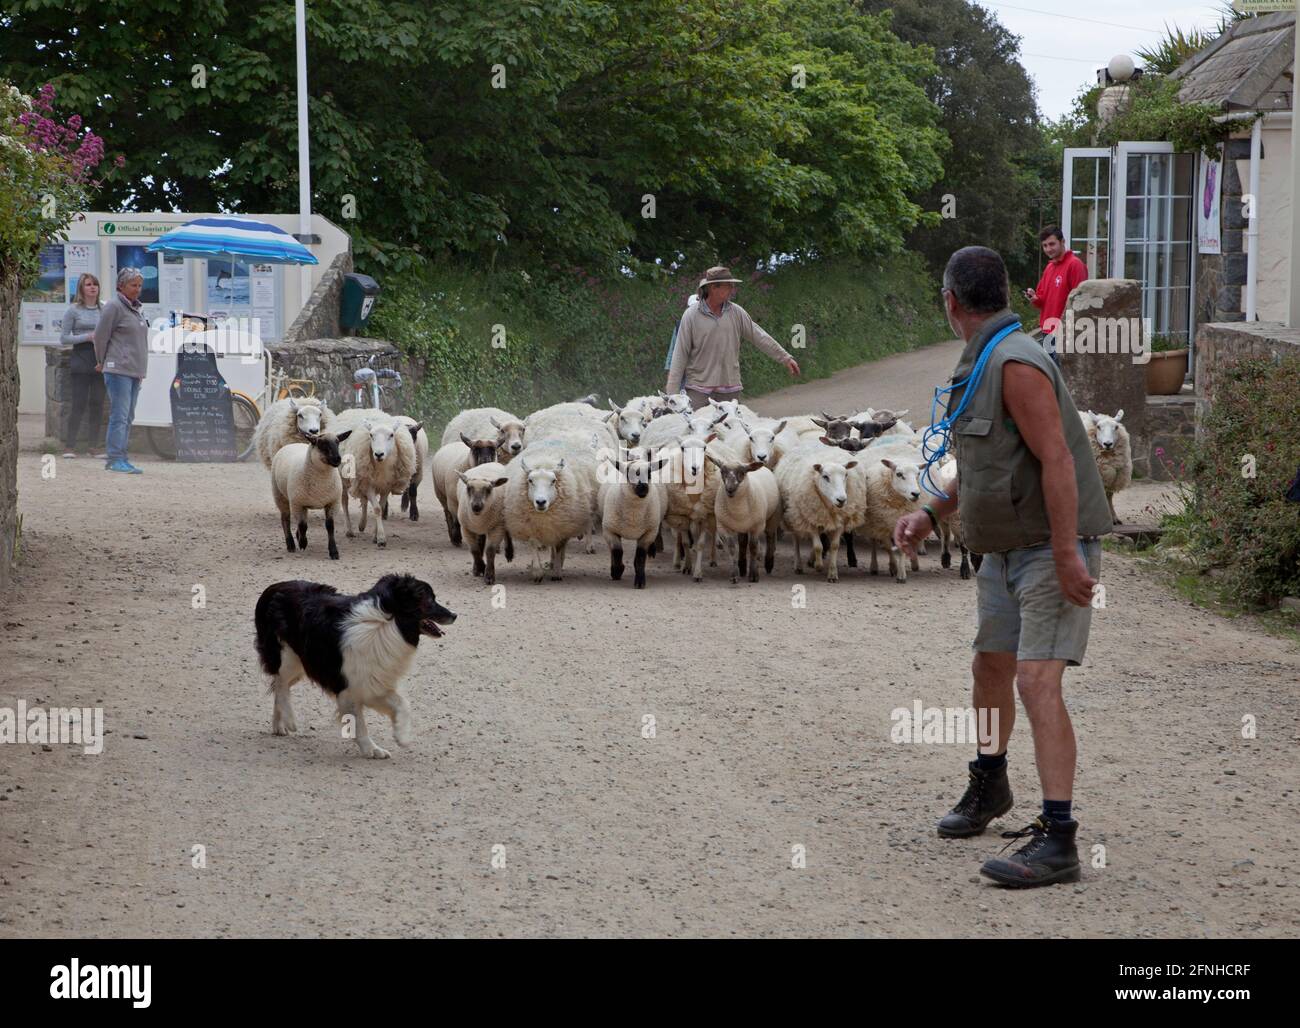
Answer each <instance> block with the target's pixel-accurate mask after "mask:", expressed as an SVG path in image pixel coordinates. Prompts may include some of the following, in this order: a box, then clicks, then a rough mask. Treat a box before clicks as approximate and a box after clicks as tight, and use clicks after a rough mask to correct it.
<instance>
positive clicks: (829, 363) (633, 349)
mask: <svg viewBox="0 0 1300 1028" xmlns="http://www.w3.org/2000/svg"><path fill="white" fill-rule="evenodd" d="M697 282H698V276H691V277H689V278H687V277H678V278H676V279H673V280H671V281H665V282H646V281H638V280H633V279H623V280H618V281H614V282H610V281H604V280H597V279H596V278H593V277H589V276H586V275H583V274H582V273H581V272H578V271H576V269H575V271H573V272H570V273H568V274H566V275H563V276H550V277H548V278H546V279H542V278H539V277H536V276H531V277H530V276H529V275H528V274H527V273H525V272H520V271H509V272H506V271H501V272H496V273H494V274H482V273H474V272H471V271H468V270H464V269H457V268H451V267H445V266H436V265H435V266H429V267H426V268H423V269H420V270H419V271H416V272H412V273H410V274H408V275H406V276H403V277H388V278H386V279H385V280H384V281H383V283H382V287H383V292H382V295H381V296H380V299H379V302H378V304H377V305H376V307H375V312H374V314H373V315H372V316H371V319H370V322H369V326H368V328H367V332H368V333H369V334H370V335H372V336H376V337H379V338H384V339H389V340H391V341H393V342H394V343H396V344H397V345H398V346H399V347H401V348H402V349H403V350H404V351H405V352H406V353H408V354H410V355H411V356H413V357H417V358H421V359H423V360H425V361H426V362H427V368H428V372H427V374H426V376H425V378H424V381H423V382H421V384H420V387H419V390H418V392H417V394H416V398H415V400H414V403H413V408H414V410H413V413H414V414H415V415H416V416H417V417H420V418H422V419H424V420H425V421H426V422H428V423H429V424H431V425H432V426H433V427H434V428H435V429H436V430H437V431H438V432H441V428H442V426H443V425H445V424H446V422H447V421H448V420H449V419H450V418H451V417H452V416H454V415H455V414H456V413H457V412H458V411H460V410H463V409H464V408H466V407H475V406H483V405H492V406H498V407H503V408H505V409H507V410H512V411H515V412H516V413H519V414H521V415H522V414H524V413H526V412H528V411H531V410H536V409H537V408H539V407H543V406H546V405H547V404H550V403H554V402H556V401H559V400H566V399H575V398H577V397H579V396H583V395H585V394H587V393H590V392H594V393H596V394H598V395H599V396H600V397H601V400H602V403H603V402H604V398H605V397H613V398H614V399H616V400H618V401H619V402H622V401H624V400H626V399H627V398H628V397H630V396H633V395H637V394H642V393H648V392H653V391H654V390H656V389H661V388H663V385H664V382H665V379H666V377H667V376H666V374H665V373H664V370H663V366H664V358H665V356H666V354H667V350H668V343H669V340H670V339H671V338H672V332H673V326H674V325H675V324H676V323H677V321H678V320H679V318H680V317H681V314H682V311H683V310H684V309H685V305H686V297H687V296H688V295H689V294H690V292H691V291H692V289H693V288H694V286H695V285H696V283H697ZM737 300H738V302H739V303H740V304H741V306H743V307H744V308H745V309H746V310H747V311H749V313H750V314H751V315H753V317H754V319H755V320H756V321H757V322H758V323H759V324H760V325H762V326H763V327H764V328H765V329H766V330H767V331H768V332H770V333H771V334H772V335H773V336H775V337H776V338H777V340H778V341H780V342H781V344H782V345H783V346H785V347H786V348H787V349H790V350H791V352H792V353H793V354H794V355H795V357H796V359H797V360H798V361H799V364H800V367H801V370H802V372H803V378H804V379H811V378H822V377H825V376H827V375H830V374H832V373H834V372H836V371H839V370H840V369H842V368H846V367H850V366H852V365H855V364H861V363H863V362H865V361H871V360H875V359H877V358H880V357H884V356H886V355H888V354H891V353H897V352H900V351H904V350H910V349H914V348H916V347H918V346H924V345H926V344H928V343H933V342H937V341H939V340H942V339H947V338H949V337H950V336H951V332H950V331H949V329H948V326H947V322H946V320H945V319H944V316H943V310H942V305H941V300H940V296H939V284H938V282H937V281H936V280H935V279H934V278H932V277H931V276H930V275H929V274H928V273H927V272H926V270H925V268H924V266H923V264H922V262H921V260H920V259H919V258H918V257H916V256H915V255H912V254H905V255H902V256H898V257H894V258H890V259H889V260H887V261H884V262H881V263H870V262H862V261H847V260H845V261H833V262H831V261H828V262H822V263H817V264H803V265H795V264H791V265H786V266H784V267H782V268H780V269H778V270H777V271H776V272H773V273H771V274H763V275H755V276H754V277H753V278H752V280H750V281H747V282H746V284H744V285H742V286H741V287H740V292H739V295H738V296H737ZM796 324H801V325H803V326H804V331H805V347H804V348H803V349H794V348H792V344H791V336H792V330H793V326H795V325H796ZM494 341H495V343H496V345H494ZM741 353H742V357H741V373H742V375H743V377H744V383H745V393H746V395H749V396H755V395H759V394H762V393H765V392H771V391H772V390H774V389H779V388H781V387H783V386H786V385H789V384H790V382H791V379H790V376H789V373H788V372H787V371H786V370H785V368H784V367H782V366H781V365H779V364H777V363H775V362H774V361H772V360H770V359H768V358H767V357H766V356H765V355H763V354H762V353H760V352H759V351H757V350H756V349H754V348H753V347H750V346H745V347H743V348H742V351H741Z"/></svg>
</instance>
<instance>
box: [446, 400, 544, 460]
mask: <svg viewBox="0 0 1300 1028" xmlns="http://www.w3.org/2000/svg"><path fill="white" fill-rule="evenodd" d="M462 435H465V436H468V437H469V438H471V439H486V438H488V436H491V435H495V436H496V437H497V450H498V451H499V452H498V453H497V457H496V459H497V461H498V462H499V463H501V464H509V463H510V461H511V459H512V458H513V457H514V456H515V455H516V454H518V453H519V452H520V451H521V450H522V449H523V448H524V423H523V422H522V421H521V420H519V418H517V417H516V416H515V415H513V414H511V413H510V412H509V411H506V410H502V409H501V408H500V407H472V408H470V409H469V410H463V411H461V412H460V413H459V414H457V415H456V416H455V417H454V418H452V419H451V420H450V421H449V422H447V427H446V428H444V429H443V430H442V440H441V445H442V446H446V445H447V444H448V443H450V442H454V441H456V440H457V439H459V438H460V437H461V436H462Z"/></svg>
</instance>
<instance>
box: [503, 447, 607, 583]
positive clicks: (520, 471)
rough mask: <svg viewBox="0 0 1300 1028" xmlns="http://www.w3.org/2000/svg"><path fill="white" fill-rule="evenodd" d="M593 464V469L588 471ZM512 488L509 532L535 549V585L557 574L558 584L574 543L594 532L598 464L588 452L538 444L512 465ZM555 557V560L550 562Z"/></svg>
mask: <svg viewBox="0 0 1300 1028" xmlns="http://www.w3.org/2000/svg"><path fill="white" fill-rule="evenodd" d="M588 462H589V463H590V465H591V467H590V469H588V468H587V467H586V466H585V465H586V464H587V463H588ZM509 479H510V481H509V482H507V483H506V501H505V519H506V531H507V532H509V533H510V536H511V537H512V538H513V539H516V540H518V541H519V542H530V543H532V544H533V550H534V553H533V562H532V565H531V570H532V575H533V581H534V582H540V581H542V579H543V578H545V577H546V572H547V571H548V570H549V571H550V572H551V579H552V580H553V581H558V580H559V579H560V577H561V574H562V572H563V570H564V552H565V547H566V546H567V545H568V542H569V540H570V539H574V538H577V537H579V536H582V535H583V534H585V533H587V532H589V531H591V516H592V515H591V512H592V510H593V508H594V507H595V491H596V490H595V460H594V458H591V459H590V460H589V458H588V455H587V453H586V452H585V451H573V450H570V449H568V448H567V447H564V446H561V445H558V444H552V443H546V442H544V441H543V442H533V443H529V445H528V446H527V447H526V448H525V449H524V452H523V453H521V454H520V455H519V456H518V458H516V459H515V460H514V461H511V463H510V467H509ZM548 550H549V552H550V559H549V560H548V559H547V557H546V554H547V551H548Z"/></svg>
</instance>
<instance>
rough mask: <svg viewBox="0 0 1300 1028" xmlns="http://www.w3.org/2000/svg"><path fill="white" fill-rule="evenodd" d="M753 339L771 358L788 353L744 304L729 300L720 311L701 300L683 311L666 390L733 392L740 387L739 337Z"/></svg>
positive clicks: (781, 358) (787, 354) (750, 340)
mask: <svg viewBox="0 0 1300 1028" xmlns="http://www.w3.org/2000/svg"><path fill="white" fill-rule="evenodd" d="M742 339H743V340H745V341H747V342H750V343H753V344H754V345H755V346H757V347H758V348H759V349H760V350H762V351H763V352H764V353H765V354H767V355H768V356H769V357H771V358H772V359H773V360H779V361H788V360H790V359H791V358H790V354H789V353H787V352H786V351H785V349H784V347H782V346H781V344H780V343H778V342H777V341H776V340H775V339H773V338H772V337H771V336H770V335H768V334H767V333H766V332H764V331H763V330H762V329H761V328H760V327H759V326H758V325H756V324H755V323H754V319H753V318H751V317H750V316H749V314H748V312H746V310H745V308H744V307H742V306H740V304H738V303H731V302H730V301H728V302H726V303H724V304H723V305H722V311H721V313H719V314H717V315H715V314H714V313H713V312H712V311H711V310H709V304H708V302H707V301H706V300H701V301H700V302H699V303H697V304H696V305H695V306H694V307H692V308H690V310H688V311H687V312H686V313H685V314H683V315H682V320H681V324H680V325H679V326H678V329H677V347H676V349H675V350H674V351H673V363H672V367H671V368H670V369H669V371H668V385H667V387H666V391H667V392H668V393H669V394H672V393H676V392H678V391H680V390H681V388H682V386H683V385H687V386H690V387H691V388H692V389H695V390H698V391H700V392H706V393H708V392H735V391H737V390H739V389H740V386H741V382H740V341H741V340H742Z"/></svg>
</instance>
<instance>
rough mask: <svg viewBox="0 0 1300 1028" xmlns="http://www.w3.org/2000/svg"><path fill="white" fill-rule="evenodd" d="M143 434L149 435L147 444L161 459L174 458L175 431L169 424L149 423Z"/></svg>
mask: <svg viewBox="0 0 1300 1028" xmlns="http://www.w3.org/2000/svg"><path fill="white" fill-rule="evenodd" d="M145 434H146V435H147V436H148V437H149V445H150V446H151V447H153V452H154V453H156V454H158V456H159V457H161V458H162V459H163V460H175V459H176V433H175V432H174V431H173V430H172V426H171V425H164V426H162V427H158V426H156V425H150V426H149V427H148V428H146V429H145Z"/></svg>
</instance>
